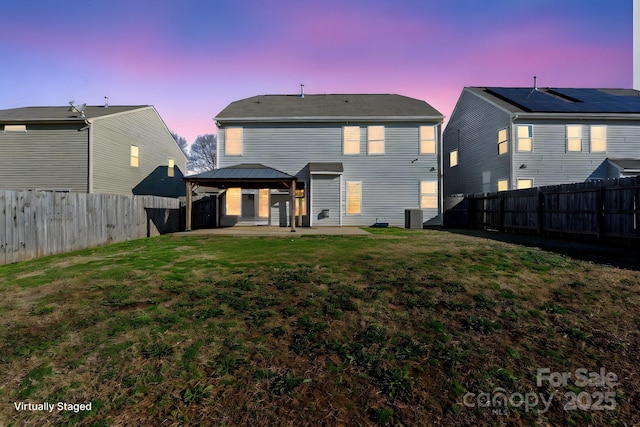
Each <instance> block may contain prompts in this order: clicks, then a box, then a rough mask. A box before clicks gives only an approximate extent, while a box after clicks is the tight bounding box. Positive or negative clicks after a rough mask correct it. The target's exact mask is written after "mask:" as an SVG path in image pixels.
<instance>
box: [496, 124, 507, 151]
mask: <svg viewBox="0 0 640 427" xmlns="http://www.w3.org/2000/svg"><path fill="white" fill-rule="evenodd" d="M508 151H509V141H508V140H507V129H500V130H499V131H498V155H500V154H504V153H506V152H508Z"/></svg>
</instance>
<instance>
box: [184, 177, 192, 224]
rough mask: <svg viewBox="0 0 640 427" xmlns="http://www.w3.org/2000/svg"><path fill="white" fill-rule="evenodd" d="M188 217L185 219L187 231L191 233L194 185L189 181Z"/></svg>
mask: <svg viewBox="0 0 640 427" xmlns="http://www.w3.org/2000/svg"><path fill="white" fill-rule="evenodd" d="M186 185H187V217H186V218H185V231H191V209H192V207H193V206H192V205H193V195H192V192H193V183H192V182H191V181H187V183H186Z"/></svg>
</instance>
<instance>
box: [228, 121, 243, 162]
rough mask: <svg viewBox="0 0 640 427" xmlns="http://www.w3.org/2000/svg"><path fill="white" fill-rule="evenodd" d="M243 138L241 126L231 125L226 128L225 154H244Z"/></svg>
mask: <svg viewBox="0 0 640 427" xmlns="http://www.w3.org/2000/svg"><path fill="white" fill-rule="evenodd" d="M242 138H243V132H242V128H240V127H230V128H226V129H225V140H224V144H225V149H224V154H226V155H227V156H241V155H242Z"/></svg>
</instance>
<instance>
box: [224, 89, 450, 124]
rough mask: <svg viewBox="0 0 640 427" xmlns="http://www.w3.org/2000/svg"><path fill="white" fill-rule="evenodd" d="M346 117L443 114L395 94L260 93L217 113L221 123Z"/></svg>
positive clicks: (398, 116)
mask: <svg viewBox="0 0 640 427" xmlns="http://www.w3.org/2000/svg"><path fill="white" fill-rule="evenodd" d="M345 118H349V119H363V120H366V119H367V118H377V119H380V118H390V119H391V118H395V119H402V118H404V119H416V118H419V119H427V118H429V119H442V118H443V116H442V114H441V113H440V112H439V111H438V110H436V109H435V108H433V107H432V106H430V105H429V104H427V103H426V102H424V101H421V100H419V99H414V98H409V97H406V96H402V95H393V94H333V95H305V96H304V97H303V96H300V95H260V96H254V97H251V98H247V99H242V100H239V101H235V102H232V103H231V104H229V106H227V107H226V108H225V109H224V110H222V111H221V112H220V113H219V114H218V115H217V116H216V120H217V121H219V122H225V121H234V120H237V121H242V120H261V121H270V120H272V121H278V120H283V121H287V120H292V121H305V120H307V121H313V120H326V121H331V120H339V119H345Z"/></svg>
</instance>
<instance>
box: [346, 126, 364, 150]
mask: <svg viewBox="0 0 640 427" xmlns="http://www.w3.org/2000/svg"><path fill="white" fill-rule="evenodd" d="M342 154H360V126H344V127H343V128H342Z"/></svg>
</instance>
